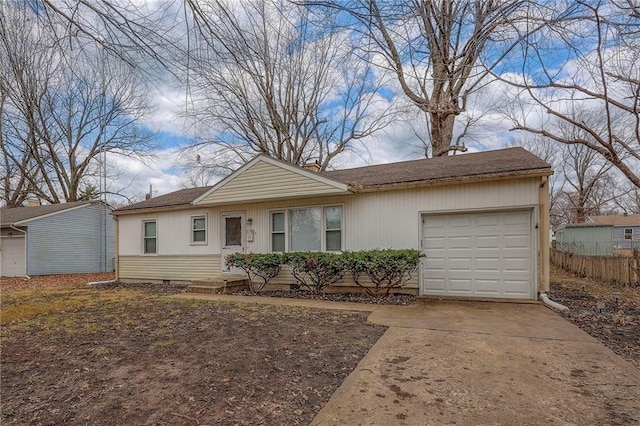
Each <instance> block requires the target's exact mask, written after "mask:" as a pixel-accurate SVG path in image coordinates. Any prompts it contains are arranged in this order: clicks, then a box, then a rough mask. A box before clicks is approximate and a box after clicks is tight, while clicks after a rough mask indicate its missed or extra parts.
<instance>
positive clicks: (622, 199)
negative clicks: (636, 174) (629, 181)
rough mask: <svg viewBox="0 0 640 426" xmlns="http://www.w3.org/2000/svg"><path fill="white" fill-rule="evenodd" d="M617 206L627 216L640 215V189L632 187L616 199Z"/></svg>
mask: <svg viewBox="0 0 640 426" xmlns="http://www.w3.org/2000/svg"><path fill="white" fill-rule="evenodd" d="M615 204H616V206H617V207H618V208H619V209H621V210H622V212H623V213H625V214H640V188H638V187H637V186H635V185H630V187H629V188H626V189H625V190H623V193H622V194H621V195H620V196H618V197H617V198H616V199H615Z"/></svg>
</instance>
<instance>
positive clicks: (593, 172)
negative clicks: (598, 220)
mask: <svg viewBox="0 0 640 426" xmlns="http://www.w3.org/2000/svg"><path fill="white" fill-rule="evenodd" d="M564 153H565V157H564V163H563V166H562V168H563V174H564V177H565V182H566V186H567V187H568V189H565V190H564V191H563V195H564V200H565V208H564V210H565V211H566V212H567V213H568V215H569V218H570V222H572V223H583V222H584V221H585V219H586V218H587V216H590V215H594V214H600V213H601V212H602V210H603V209H604V208H605V206H607V204H608V203H610V202H611V201H613V200H614V199H615V198H616V195H615V181H614V180H613V177H612V176H611V174H610V170H611V168H612V165H611V164H609V163H607V162H606V161H603V160H602V158H600V156H599V155H598V154H597V153H596V152H595V151H593V150H590V149H589V148H587V147H585V146H582V145H569V146H567V147H566V149H565V150H564Z"/></svg>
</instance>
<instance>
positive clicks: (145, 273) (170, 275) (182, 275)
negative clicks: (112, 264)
mask: <svg viewBox="0 0 640 426" xmlns="http://www.w3.org/2000/svg"><path fill="white" fill-rule="evenodd" d="M118 275H119V279H121V280H152V281H159V280H174V281H193V280H210V279H216V278H219V277H220V256H120V258H119V265H118Z"/></svg>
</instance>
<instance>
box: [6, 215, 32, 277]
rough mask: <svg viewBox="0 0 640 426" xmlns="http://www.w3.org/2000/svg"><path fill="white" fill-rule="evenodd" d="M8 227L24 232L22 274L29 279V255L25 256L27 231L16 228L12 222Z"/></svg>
mask: <svg viewBox="0 0 640 426" xmlns="http://www.w3.org/2000/svg"><path fill="white" fill-rule="evenodd" d="M9 228H11V229H13V230H14V231H18V232H22V234H24V269H25V271H24V272H25V273H24V276H25V278H27V279H28V280H30V279H31V277H30V276H29V274H28V272H29V256H27V247H28V244H27V243H28V238H27V231H24V230H22V229H20V228H16V227H15V226H13V225H12V224H9Z"/></svg>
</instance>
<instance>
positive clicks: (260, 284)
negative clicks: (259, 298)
mask: <svg viewBox="0 0 640 426" xmlns="http://www.w3.org/2000/svg"><path fill="white" fill-rule="evenodd" d="M225 260H226V262H227V264H228V265H230V266H234V267H236V268H240V269H242V270H243V271H244V272H246V273H247V278H248V280H249V289H250V290H251V291H253V292H258V291H261V290H262V289H264V288H265V286H266V285H267V284H268V283H269V281H271V280H272V279H273V278H275V277H276V276H278V274H279V273H280V268H281V267H282V255H281V254H279V253H246V254H245V253H234V254H230V255H228V256H227V257H226V259H225Z"/></svg>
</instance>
